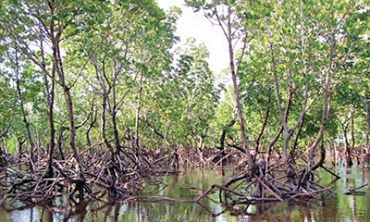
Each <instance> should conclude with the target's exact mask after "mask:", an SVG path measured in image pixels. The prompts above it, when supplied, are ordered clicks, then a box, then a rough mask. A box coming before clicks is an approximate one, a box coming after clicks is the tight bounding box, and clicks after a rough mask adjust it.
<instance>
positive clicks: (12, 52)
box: [0, 0, 370, 157]
mask: <svg viewBox="0 0 370 222" xmlns="http://www.w3.org/2000/svg"><path fill="white" fill-rule="evenodd" d="M186 3H187V4H188V5H189V6H191V7H193V8H194V9H195V11H202V12H204V14H205V16H206V17H207V18H208V19H209V20H211V21H213V22H215V23H216V24H219V25H220V27H221V28H222V29H223V31H224V32H225V35H226V36H227V39H228V41H229V42H228V43H229V45H230V46H232V47H231V48H229V49H230V50H232V51H231V52H230V53H231V54H232V56H233V57H230V59H231V60H230V62H232V63H233V64H232V66H230V67H225V68H228V69H229V68H232V67H233V68H232V69H234V68H235V70H232V69H231V71H232V72H235V75H236V78H237V88H238V90H239V91H238V93H239V94H238V95H237V97H238V98H237V100H235V96H236V94H234V90H235V85H234V86H233V85H232V84H231V82H229V81H224V84H223V85H216V83H217V82H219V81H216V76H217V78H221V79H227V78H228V76H229V71H226V73H223V74H220V75H219V74H218V73H212V72H211V71H210V69H209V67H208V62H207V57H208V51H207V49H206V48H205V47H204V46H202V45H199V44H197V43H196V42H195V41H194V40H193V39H190V40H188V41H187V43H186V44H185V45H180V46H179V45H177V46H174V45H175V43H177V42H178V39H179V37H177V36H175V35H174V31H175V29H176V20H177V18H178V17H179V16H181V11H180V9H179V8H172V9H171V10H170V11H168V12H164V11H163V10H162V9H161V8H159V7H158V5H157V3H156V2H155V1H154V0H130V1H119V0H111V1H104V0H101V1H94V0H89V1H75V0H73V1H72V0H67V1H59V0H44V1H41V0H21V1H13V0H4V1H2V5H1V9H0V27H1V29H0V56H1V58H0V61H1V65H0V87H1V90H0V146H1V147H3V148H5V149H6V150H7V152H10V153H13V152H19V151H20V150H18V149H20V148H22V147H29V148H30V149H34V148H35V147H40V148H46V147H48V149H49V154H50V152H53V151H55V149H57V148H59V147H63V149H65V150H72V151H75V150H81V149H85V148H88V147H91V146H94V145H95V144H104V145H105V147H106V148H107V149H111V150H112V152H113V151H114V149H121V148H124V149H126V148H131V149H137V150H139V149H143V150H157V149H176V148H179V147H183V148H186V149H194V150H195V149H196V150H202V149H203V148H212V149H215V150H217V149H219V148H220V146H221V144H220V137H221V135H222V131H226V132H227V136H226V139H225V140H226V147H234V148H235V147H236V148H240V147H242V146H245V145H246V144H244V145H242V144H243V141H242V138H241V136H242V135H246V138H247V139H248V143H247V145H248V144H249V146H250V147H251V148H255V149H260V150H267V149H268V148H269V144H271V141H273V139H274V138H275V137H276V136H278V138H279V139H278V140H277V143H273V145H274V147H276V148H278V149H282V150H283V151H284V152H290V151H291V150H293V149H299V150H306V149H307V148H309V145H310V144H312V143H314V144H315V142H318V141H321V139H322V138H323V139H324V141H325V142H330V143H332V142H333V141H334V139H335V138H336V137H337V136H338V135H343V134H345V138H348V139H347V143H348V144H349V145H350V146H351V147H355V146H358V145H361V144H366V145H368V143H369V130H370V90H369V77H370V76H369V73H370V69H369V58H370V54H369V53H370V42H369V41H370V40H369V36H370V32H369V30H370V27H369V25H370V21H369V18H370V15H369V13H370V2H368V1H367V0H362V1H345V0H333V1H231V0H222V1H204V0H203V1H198V0H187V1H186ZM228 28H229V31H230V32H228ZM210 38H211V37H210ZM225 44H226V43H225ZM174 47H175V48H177V49H174V50H171V49H172V48H174ZM225 76H226V77H225ZM237 101H239V102H240V105H241V106H240V109H241V112H242V116H243V117H244V121H242V124H243V126H244V129H243V130H242V134H240V133H238V130H239V129H240V126H237V124H236V125H231V124H230V125H228V123H229V122H230V121H231V120H233V119H235V114H234V113H235V112H236V110H237V109H236V103H237ZM320 132H322V135H320ZM316 144H317V143H316ZM25 145H26V146H25ZM31 153H32V152H31ZM77 156H78V155H76V157H77Z"/></svg>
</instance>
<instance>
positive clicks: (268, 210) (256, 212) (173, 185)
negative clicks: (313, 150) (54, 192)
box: [0, 168, 370, 222]
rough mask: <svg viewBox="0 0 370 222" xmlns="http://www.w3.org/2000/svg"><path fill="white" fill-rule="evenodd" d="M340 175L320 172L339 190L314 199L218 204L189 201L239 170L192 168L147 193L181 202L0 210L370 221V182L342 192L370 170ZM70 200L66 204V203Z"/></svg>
mask: <svg viewBox="0 0 370 222" xmlns="http://www.w3.org/2000/svg"><path fill="white" fill-rule="evenodd" d="M335 170H336V173H337V174H339V175H340V176H341V179H339V180H337V181H335V182H334V183H332V179H333V178H332V177H331V176H330V175H328V174H327V173H325V172H319V173H320V177H321V181H320V183H321V184H322V185H324V186H335V187H336V189H335V193H336V195H335V196H334V197H331V198H327V199H325V201H324V200H322V201H321V200H318V201H311V202H294V203H293V202H284V203H266V204H260V205H237V206H225V205H223V204H221V203H219V202H218V201H217V200H218V194H217V193H214V194H212V195H210V196H209V198H204V199H202V202H201V203H200V204H196V203H194V202H191V201H193V200H195V199H196V197H197V196H198V195H200V194H201V193H202V192H204V191H205V190H207V189H208V188H210V187H211V185H212V184H215V183H216V184H221V183H223V182H225V181H227V180H228V179H230V178H231V176H232V175H233V174H234V173H235V172H234V170H233V169H227V170H225V171H221V170H219V171H214V170H205V171H200V170H190V171H188V172H187V173H184V174H180V175H176V176H173V175H167V176H164V177H161V178H159V179H160V183H158V186H159V187H161V188H163V189H161V190H160V191H159V192H158V191H157V189H154V188H153V187H151V186H148V188H147V189H145V190H144V192H143V194H142V195H143V196H154V195H156V196H166V197H170V198H173V199H176V200H182V201H181V202H176V203H174V202H170V201H159V202H118V203H115V204H113V205H112V204H109V205H107V204H103V203H101V202H100V203H99V202H95V203H89V204H87V203H83V204H79V205H73V207H71V208H61V209H58V208H55V207H50V206H46V207H32V208H28V209H22V210H15V211H6V210H4V209H3V210H1V213H0V221H30V222H33V221H112V222H118V221H137V222H146V221H148V222H149V221H150V222H152V221H174V222H176V221H181V222H184V221H217V222H221V221H327V222H331V221H333V222H334V221H335V222H337V221H370V212H369V209H370V198H369V194H370V187H369V186H367V187H365V188H363V189H362V190H363V191H366V195H365V196H353V195H344V194H343V192H344V191H346V190H348V189H349V188H350V187H359V186H361V185H362V184H365V183H369V176H370V173H369V172H368V171H362V170H359V169H357V168H351V169H346V168H337V169H335ZM65 204H67V203H63V205H65Z"/></svg>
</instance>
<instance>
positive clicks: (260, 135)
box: [256, 87, 271, 154]
mask: <svg viewBox="0 0 370 222" xmlns="http://www.w3.org/2000/svg"><path fill="white" fill-rule="evenodd" d="M268 92H269V98H268V101H267V108H266V114H265V118H264V120H263V123H262V128H261V131H260V133H259V134H258V137H257V139H256V154H258V153H259V145H260V140H261V138H262V135H263V133H264V131H265V129H266V126H267V122H268V119H269V116H270V103H271V93H270V92H271V87H269V91H268Z"/></svg>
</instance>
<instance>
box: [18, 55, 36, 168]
mask: <svg viewBox="0 0 370 222" xmlns="http://www.w3.org/2000/svg"><path fill="white" fill-rule="evenodd" d="M16 50H18V49H16ZM15 63H16V68H15V82H16V86H17V92H18V98H19V103H20V108H21V112H22V117H23V123H24V125H25V127H26V131H27V138H28V142H29V143H30V151H29V153H30V167H31V172H33V170H34V166H33V161H35V158H34V153H33V151H34V149H35V143H34V142H33V138H32V134H31V129H30V123H29V122H28V120H27V116H26V111H25V109H24V103H23V97H22V91H21V86H20V80H19V58H18V52H15Z"/></svg>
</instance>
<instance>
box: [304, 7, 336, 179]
mask: <svg viewBox="0 0 370 222" xmlns="http://www.w3.org/2000/svg"><path fill="white" fill-rule="evenodd" d="M332 18H333V12H332ZM330 37H331V40H330V52H329V62H328V67H327V70H326V77H325V85H324V92H323V105H322V117H321V127H320V130H319V132H318V133H317V136H316V139H315V141H314V142H313V143H312V145H311V146H310V149H309V161H308V170H307V172H310V171H311V170H312V169H314V168H316V166H313V157H314V154H315V150H316V147H317V144H318V143H319V142H320V141H321V139H322V137H323V135H324V131H325V127H326V124H327V122H328V120H329V112H330V91H329V90H330V88H329V87H330V81H331V72H332V68H333V59H334V49H335V31H334V30H332V32H331V36H330Z"/></svg>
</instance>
